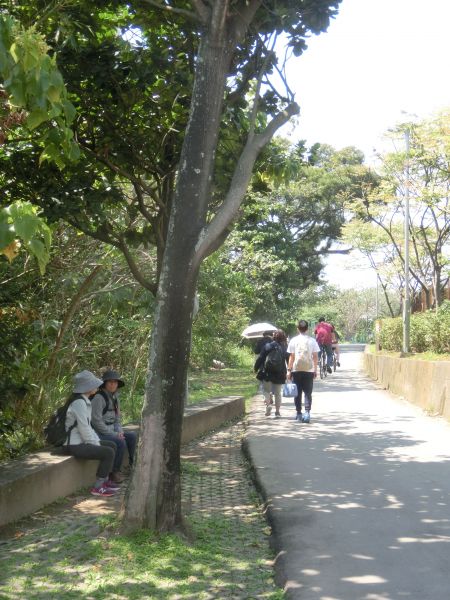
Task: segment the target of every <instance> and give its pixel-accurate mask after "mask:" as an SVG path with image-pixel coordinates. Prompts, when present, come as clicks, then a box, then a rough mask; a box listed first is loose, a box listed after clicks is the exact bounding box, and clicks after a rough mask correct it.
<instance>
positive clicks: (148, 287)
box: [118, 238, 157, 296]
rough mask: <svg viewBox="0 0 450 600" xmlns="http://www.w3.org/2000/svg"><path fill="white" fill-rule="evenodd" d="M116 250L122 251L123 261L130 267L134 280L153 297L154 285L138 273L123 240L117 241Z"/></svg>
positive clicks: (155, 288) (155, 289) (154, 293)
mask: <svg viewBox="0 0 450 600" xmlns="http://www.w3.org/2000/svg"><path fill="white" fill-rule="evenodd" d="M118 248H120V250H121V251H122V253H123V255H124V257H125V260H126V261H127V263H128V266H129V267H130V271H131V273H132V275H133V277H134V278H135V279H136V281H137V282H138V283H140V284H141V285H142V287H143V288H145V289H146V290H148V291H149V292H151V293H152V294H153V295H154V296H156V291H157V286H156V284H155V283H151V282H149V281H147V279H146V278H145V277H144V276H143V274H142V273H141V272H140V270H139V268H138V266H137V264H136V262H135V260H134V258H133V256H132V255H131V252H130V250H129V249H128V246H127V245H126V244H125V242H124V241H123V238H120V239H119V241H118Z"/></svg>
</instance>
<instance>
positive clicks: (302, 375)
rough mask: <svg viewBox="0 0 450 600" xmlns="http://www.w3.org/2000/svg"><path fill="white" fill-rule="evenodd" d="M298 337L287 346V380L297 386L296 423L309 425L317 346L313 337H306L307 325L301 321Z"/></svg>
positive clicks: (295, 399) (315, 374) (317, 353)
mask: <svg viewBox="0 0 450 600" xmlns="http://www.w3.org/2000/svg"><path fill="white" fill-rule="evenodd" d="M297 329H298V332H299V335H296V336H295V337H293V338H292V339H291V341H290V342H289V346H288V352H289V355H290V356H289V364H288V373H287V376H288V379H292V380H293V381H294V383H295V384H296V386H297V396H295V398H294V401H295V408H296V411H297V415H296V417H295V419H296V421H300V422H301V423H309V422H310V419H311V406H312V391H313V384H314V378H315V377H317V363H318V355H319V350H320V348H319V346H318V344H317V342H316V340H315V339H314V338H313V337H310V336H309V335H308V333H307V332H308V323H307V322H306V321H304V320H303V319H302V320H301V321H299V322H298V325H297ZM302 394H304V395H305V412H304V414H302Z"/></svg>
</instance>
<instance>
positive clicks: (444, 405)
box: [364, 351, 450, 421]
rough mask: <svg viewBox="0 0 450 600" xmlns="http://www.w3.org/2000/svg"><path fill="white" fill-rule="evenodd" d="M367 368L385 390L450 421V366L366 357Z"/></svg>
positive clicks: (379, 356) (421, 361) (375, 356)
mask: <svg viewBox="0 0 450 600" xmlns="http://www.w3.org/2000/svg"><path fill="white" fill-rule="evenodd" d="M364 367H365V369H366V371H367V373H368V374H369V375H370V377H372V379H376V380H377V381H378V382H379V383H380V384H381V385H382V386H383V387H384V388H385V389H387V390H390V391H391V392H393V393H394V394H397V395H399V396H403V397H404V398H405V399H406V400H408V401H409V402H412V403H413V404H416V405H417V406H420V407H421V408H423V409H424V410H426V411H428V412H430V413H431V414H433V415H441V416H443V417H444V418H445V419H447V420H448V421H450V362H448V361H426V360H414V359H408V358H400V357H398V358H397V357H393V356H383V355H381V354H372V353H370V352H367V351H366V352H365V353H364Z"/></svg>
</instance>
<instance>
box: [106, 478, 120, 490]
mask: <svg viewBox="0 0 450 600" xmlns="http://www.w3.org/2000/svg"><path fill="white" fill-rule="evenodd" d="M103 487H105V488H108V490H116V491H118V490H120V485H119V484H118V483H114V481H111V479H108V481H105V482H104V484H103Z"/></svg>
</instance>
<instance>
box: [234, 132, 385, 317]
mask: <svg viewBox="0 0 450 600" xmlns="http://www.w3.org/2000/svg"><path fill="white" fill-rule="evenodd" d="M363 160H364V157H363V155H362V153H360V152H359V151H358V150H356V149H354V148H345V149H343V150H339V151H337V150H335V149H333V148H332V147H330V146H328V145H320V144H315V145H314V146H313V147H312V148H311V149H310V150H309V151H308V150H307V149H306V148H305V147H304V145H303V144H302V143H300V144H299V145H297V146H294V147H292V148H291V147H289V146H288V145H287V144H286V142H284V141H283V140H277V141H276V143H274V144H272V146H271V147H270V148H268V149H266V151H265V153H264V155H263V157H262V159H261V160H260V161H259V164H258V166H257V171H256V174H255V178H254V184H253V189H254V190H257V191H255V192H253V193H252V194H250V195H249V199H248V200H247V201H246V203H245V206H244V209H243V213H244V214H243V216H242V218H241V219H240V221H239V223H238V225H237V228H236V230H235V231H234V232H233V234H232V235H231V237H230V240H229V242H228V243H227V248H229V261H230V263H232V264H234V266H235V268H236V269H237V270H239V271H242V272H243V273H245V274H246V276H247V278H248V281H249V282H251V284H252V286H253V287H254V289H255V292H256V293H255V297H254V306H253V310H252V318H253V319H255V320H269V321H272V320H273V321H275V322H277V323H280V324H285V325H286V324H287V323H289V322H291V321H292V320H295V314H296V311H297V307H298V304H299V294H300V291H301V290H304V289H305V288H308V287H309V286H310V285H312V284H313V283H318V282H319V276H320V272H321V270H322V268H323V260H324V258H325V257H326V256H327V255H328V254H330V253H333V252H336V250H333V249H332V248H331V246H332V243H333V242H334V241H336V240H337V239H338V238H339V237H340V234H341V227H342V225H343V224H344V221H345V216H344V207H345V205H346V203H348V202H349V201H350V199H355V198H359V197H360V196H361V194H362V191H363V190H365V189H366V188H367V187H369V186H373V185H374V176H373V174H372V173H371V172H370V171H369V169H368V168H367V167H365V166H364V165H363ZM278 164H279V165H283V166H284V169H281V168H280V169H278V168H276V165H278ZM280 171H282V173H281V174H280ZM337 252H346V251H345V250H344V251H341V250H338V251H337Z"/></svg>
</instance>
